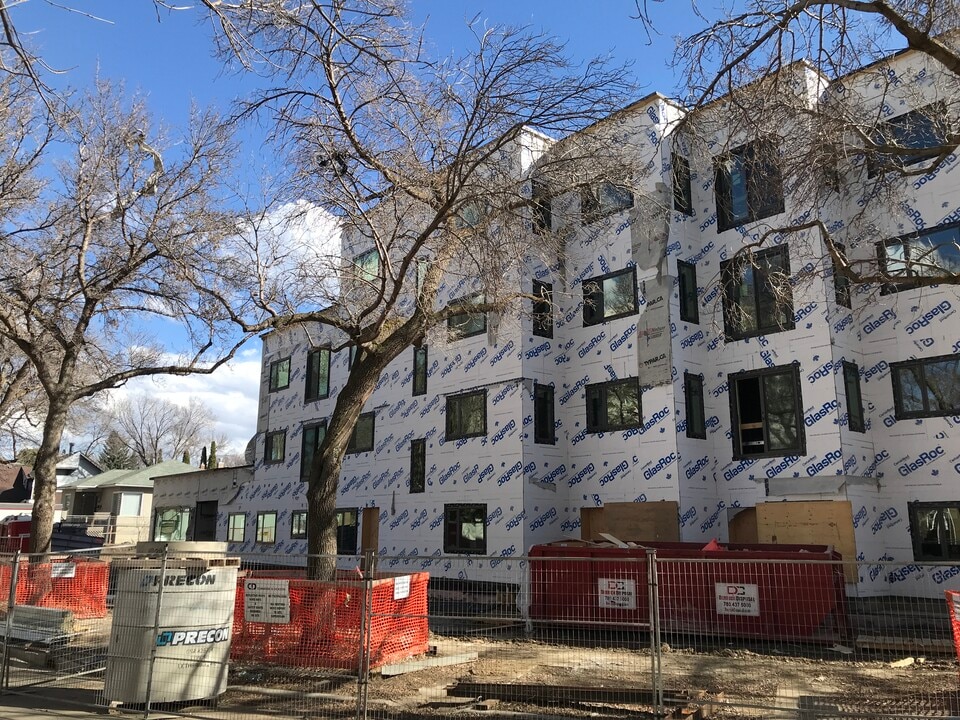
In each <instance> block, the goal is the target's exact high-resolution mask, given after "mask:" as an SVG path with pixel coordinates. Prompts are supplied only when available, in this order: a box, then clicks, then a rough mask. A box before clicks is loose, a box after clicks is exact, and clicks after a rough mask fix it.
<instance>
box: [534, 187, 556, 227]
mask: <svg viewBox="0 0 960 720" xmlns="http://www.w3.org/2000/svg"><path fill="white" fill-rule="evenodd" d="M531 195H532V198H533V231H534V232H535V233H537V234H538V235H543V234H545V233H548V232H550V231H551V230H552V229H553V212H552V210H553V209H552V207H551V205H552V201H553V198H552V197H550V194H549V190H548V188H547V185H546V183H544V182H541V181H538V180H534V181H533V182H532V183H531Z"/></svg>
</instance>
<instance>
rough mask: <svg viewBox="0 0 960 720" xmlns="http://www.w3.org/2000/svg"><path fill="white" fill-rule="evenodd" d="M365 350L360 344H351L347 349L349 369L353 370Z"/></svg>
mask: <svg viewBox="0 0 960 720" xmlns="http://www.w3.org/2000/svg"><path fill="white" fill-rule="evenodd" d="M361 352H363V350H362V349H361V348H360V346H359V345H351V346H350V347H349V348H348V350H347V370H353V366H354V365H356V364H357V358H358V357H360V353H361Z"/></svg>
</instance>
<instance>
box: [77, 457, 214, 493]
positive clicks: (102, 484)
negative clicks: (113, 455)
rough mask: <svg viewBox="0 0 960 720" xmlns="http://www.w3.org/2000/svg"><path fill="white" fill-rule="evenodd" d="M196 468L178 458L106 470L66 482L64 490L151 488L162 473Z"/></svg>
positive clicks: (166, 473) (194, 470)
mask: <svg viewBox="0 0 960 720" xmlns="http://www.w3.org/2000/svg"><path fill="white" fill-rule="evenodd" d="M197 470H198V468H195V467H193V466H192V465H187V464H186V463H183V462H180V461H179V460H167V461H166V462H162V463H157V464H156V465H151V466H150V467H145V468H138V469H136V470H107V472H104V473H100V474H99V475H92V476H90V477H85V478H81V479H79V480H74V481H72V482H69V483H66V484H65V485H64V486H63V489H64V490H100V489H103V488H111V487H139V488H152V487H153V479H154V478H155V477H161V476H163V475H175V474H178V473H188V472H196V471H197Z"/></svg>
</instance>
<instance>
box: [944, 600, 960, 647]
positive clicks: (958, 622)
mask: <svg viewBox="0 0 960 720" xmlns="http://www.w3.org/2000/svg"><path fill="white" fill-rule="evenodd" d="M944 594H945V595H946V596H947V611H948V612H949V613H950V629H951V630H952V631H953V649H954V651H955V652H956V653H957V660H960V592H958V591H956V590H945V591H944Z"/></svg>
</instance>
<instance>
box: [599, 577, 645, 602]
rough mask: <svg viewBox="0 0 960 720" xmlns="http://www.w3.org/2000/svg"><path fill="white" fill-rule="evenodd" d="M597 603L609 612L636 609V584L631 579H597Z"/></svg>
mask: <svg viewBox="0 0 960 720" xmlns="http://www.w3.org/2000/svg"><path fill="white" fill-rule="evenodd" d="M597 602H598V604H599V606H600V607H602V608H609V609H611V610H636V609H637V583H636V581H635V580H633V579H631V578H597Z"/></svg>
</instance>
